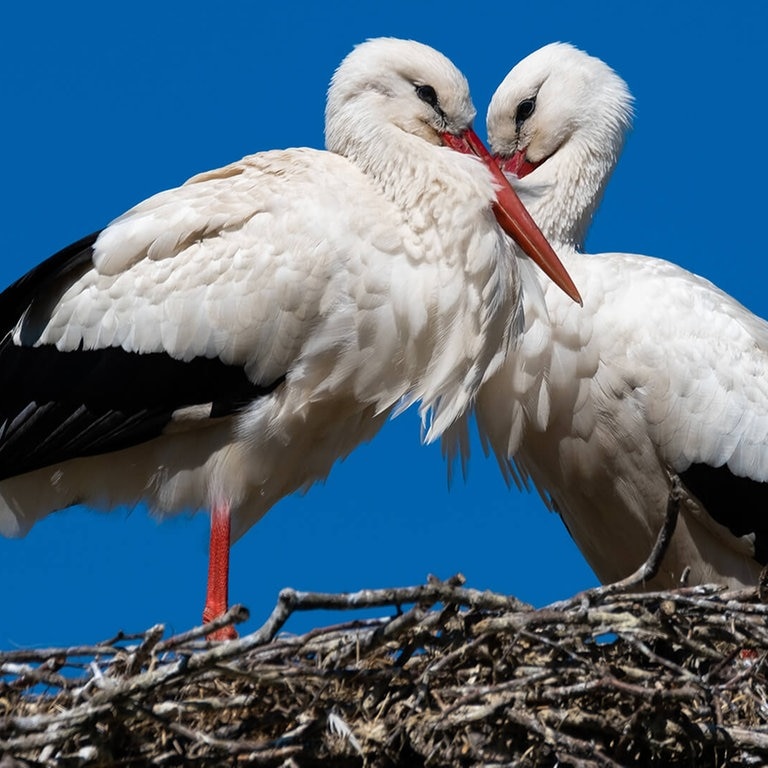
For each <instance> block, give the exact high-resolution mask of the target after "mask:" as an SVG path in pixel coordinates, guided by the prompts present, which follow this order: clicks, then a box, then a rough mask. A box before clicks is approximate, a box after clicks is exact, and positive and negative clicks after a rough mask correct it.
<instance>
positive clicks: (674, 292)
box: [600, 256, 768, 563]
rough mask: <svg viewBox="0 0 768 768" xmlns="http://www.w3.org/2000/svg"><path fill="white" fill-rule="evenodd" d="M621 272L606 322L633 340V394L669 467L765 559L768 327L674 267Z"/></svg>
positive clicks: (629, 378) (659, 264) (651, 265)
mask: <svg viewBox="0 0 768 768" xmlns="http://www.w3.org/2000/svg"><path fill="white" fill-rule="evenodd" d="M600 258H601V260H602V259H603V258H604V257H603V256H601V257H600ZM620 266H621V269H622V271H623V272H624V278H623V279H624V285H625V286H626V290H623V289H622V290H621V291H619V292H618V293H617V296H616V298H615V299H614V300H612V302H611V304H612V308H613V310H612V312H613V314H612V315H611V316H608V317H606V318H605V319H604V320H603V321H602V322H601V325H602V326H603V327H611V328H613V329H614V330H613V334H614V338H615V340H616V343H617V344H618V343H624V344H625V349H626V351H625V353H624V355H623V362H622V364H621V366H620V367H621V368H623V374H622V375H623V377H624V380H625V382H626V384H627V392H628V393H630V394H631V396H632V397H635V398H637V399H638V401H639V403H640V404H641V406H642V413H643V414H644V418H645V421H646V424H645V428H646V429H647V430H648V434H649V436H650V437H651V440H652V442H653V444H654V445H655V446H656V448H657V451H658V454H659V457H660V459H661V460H662V461H663V463H665V464H666V465H667V466H668V467H670V468H671V469H672V470H674V471H676V472H677V473H678V474H679V475H680V478H681V479H682V481H683V482H684V483H685V485H686V486H687V487H688V489H689V490H690V491H691V493H692V494H693V495H694V496H696V497H697V498H698V499H699V501H700V502H701V503H702V506H703V507H704V509H706V511H707V513H708V514H709V515H711V516H712V517H713V518H714V519H715V520H716V521H717V522H718V523H720V524H722V525H724V526H726V527H727V528H729V529H730V530H731V532H732V533H734V534H735V535H736V536H742V535H745V534H752V535H753V536H754V546H755V556H756V559H758V560H759V561H760V562H762V563H766V562H768V517H766V515H765V510H766V509H767V508H768V323H766V322H765V321H764V320H762V319H761V318H759V317H756V316H755V315H754V314H752V313H751V312H749V311H748V310H747V309H746V308H745V307H744V306H742V305H741V304H739V303H738V302H737V301H736V300H735V299H733V298H732V297H730V296H728V295H727V294H726V293H724V292H723V291H721V290H719V289H718V288H717V287H716V286H714V285H713V284H712V283H710V282H708V281H707V280H704V279H703V278H701V277H698V276H697V275H694V274H691V273H690V272H687V271H685V270H683V269H681V268H679V267H677V266H675V265H673V264H669V263H668V262H664V261H660V260H656V259H650V258H642V257H631V256H623V257H622V258H621V265H620ZM612 354H614V355H615V356H616V359H618V360H622V357H620V355H619V352H618V350H613V352H612Z"/></svg>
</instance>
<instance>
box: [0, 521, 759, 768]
mask: <svg viewBox="0 0 768 768" xmlns="http://www.w3.org/2000/svg"><path fill="white" fill-rule="evenodd" d="M662 538H663V537H662V536H660V541H661V540H662ZM662 544H663V542H662ZM662 550H663V547H662ZM656 554H657V555H658V552H657V553H656ZM652 560H653V558H652ZM652 560H651V561H649V562H651V568H652V567H653V566H654V564H653V562H652ZM657 560H658V557H657ZM646 565H647V564H646ZM644 568H645V566H644ZM647 575H648V571H647V569H646V570H643V569H641V571H640V572H638V574H634V575H633V577H630V579H628V580H625V581H624V582H621V583H619V584H616V585H609V586H607V587H599V588H596V589H593V590H588V591H586V592H583V593H581V594H579V595H576V596H575V597H573V598H572V599H570V600H566V601H562V602H560V603H557V604H553V605H550V606H547V607H545V608H541V609H534V608H532V607H531V606H529V605H526V604H524V603H521V602H520V601H518V600H516V599H515V598H513V597H509V596H505V595H498V594H494V593H491V592H481V591H478V590H474V589H469V588H467V587H466V586H465V585H464V584H463V580H462V579H461V577H454V578H453V579H450V580H448V581H447V582H441V581H437V580H435V579H431V580H428V583H426V584H424V585H420V586H415V587H409V588H397V589H385V590H366V591H362V592H358V593H354V594H342V595H325V594H317V593H298V592H295V591H293V590H284V591H283V592H282V593H281V595H280V599H279V602H278V605H277V606H276V608H275V610H274V612H273V614H272V616H271V617H270V619H269V621H268V622H267V623H266V624H265V625H264V627H262V628H261V629H260V630H258V631H257V632H254V633H253V634H250V635H247V636H245V637H242V638H240V639H238V640H234V641H229V642H223V643H208V642H206V641H205V639H204V636H205V634H206V633H208V632H210V631H212V630H213V629H215V628H217V627H218V626H222V625H223V624H225V623H228V622H233V621H235V622H236V621H238V620H240V619H242V618H244V614H245V610H244V609H242V608H234V609H232V610H231V611H230V612H229V613H228V614H227V615H226V616H224V617H222V618H221V619H220V620H217V621H216V622H214V623H213V624H211V625H207V626H206V627H205V628H199V629H196V630H193V631H191V632H187V633H184V634H182V635H177V636H175V637H170V638H167V639H163V634H164V631H163V627H162V626H157V627H153V628H151V629H149V630H147V631H146V632H145V633H143V634H141V635H137V636H132V637H126V636H119V637H115V638H112V639H111V640H109V641H108V642H104V643H100V644H98V645H96V646H86V647H77V648H60V649H47V650H34V651H32V650H30V651H12V652H0V756H2V757H0V768H12V767H13V768H17V767H18V766H85V765H88V766H139V765H147V764H152V765H158V766H221V765H238V766H240V765H259V766H295V767H297V768H298V767H300V766H320V765H334V766H340V767H341V768H345V766H350V768H351V767H352V766H372V767H373V766H375V767H378V766H380V767H381V768H385V767H386V766H395V765H399V766H402V765H407V766H422V765H423V766H445V765H452V766H475V765H483V766H503V765H505V766H577V767H579V768H586V767H589V768H592V767H593V766H594V767H597V766H600V767H602V766H626V765H642V766H665V767H668V766H724V765H729V766H756V765H766V764H767V763H768V722H767V721H768V688H767V681H766V657H767V656H768V625H767V624H766V614H768V605H766V604H765V603H764V602H763V601H762V600H761V599H760V596H759V595H758V592H757V590H742V591H739V592H726V591H724V590H723V589H722V588H720V587H716V586H699V587H690V588H681V589H678V590H672V591H668V592H655V593H648V592H643V591H639V590H637V589H634V586H636V585H637V584H638V583H640V582H642V579H643V578H645V577H646V576H647ZM372 606H378V607H380V608H382V613H384V614H386V615H384V616H383V617H382V618H379V619H367V620H358V621H355V620H352V621H350V622H348V623H345V624H342V625H335V626H330V627H323V628H318V629H316V630H313V631H311V632H309V633H307V634H305V635H302V636H290V635H286V634H284V633H283V634H280V630H281V629H282V627H283V625H284V623H285V621H286V619H287V618H288V617H289V616H290V615H291V613H292V612H294V611H297V610H311V609H320V608H322V609H339V608H346V609H350V610H354V609H360V608H363V607H366V608H370V607H372Z"/></svg>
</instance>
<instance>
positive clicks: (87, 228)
mask: <svg viewBox="0 0 768 768" xmlns="http://www.w3.org/2000/svg"><path fill="white" fill-rule="evenodd" d="M278 6H279V7H278ZM287 9H289V10H287ZM1 15H2V19H1V21H0V103H2V104H3V118H2V136H3V140H2V142H0V154H1V155H2V168H3V177H4V178H3V182H4V183H3V185H2V190H3V191H2V205H1V206H0V211H1V214H0V215H1V216H2V232H3V239H4V255H3V258H2V260H1V261H0V283H1V284H2V286H5V285H7V284H8V283H10V282H11V281H12V280H13V279H15V278H16V277H18V276H20V275H21V274H22V273H24V272H26V271H27V270H28V269H29V268H31V267H32V266H34V265H35V264H36V263H37V262H39V261H41V260H42V259H44V258H45V257H47V256H48V255H50V254H51V253H53V252H55V251H57V250H58V249H60V248H61V247H63V246H65V245H67V244H69V243H70V242H72V241H74V240H76V239H78V238H80V237H81V236H83V235H85V234H87V233H89V232H91V231H93V230H96V229H99V228H100V227H102V226H104V225H105V224H107V223H108V222H109V221H110V220H111V219H112V218H114V217H115V216H117V215H119V214H120V213H122V212H123V211H125V210H126V209H127V208H129V207H130V206H132V205H134V204H135V203H137V202H139V201H140V200H142V199H144V198H146V197H148V196H149V195H151V194H153V193H154V192H157V191H160V190H162V189H166V188H168V187H173V186H176V185H178V184H180V183H181V182H183V181H184V180H185V179H187V178H188V177H189V176H191V175H193V174H195V173H198V172H200V171H204V170H207V169H211V168H216V167H219V166H221V165H224V164H226V163H228V162H231V161H233V160H236V159H238V158H240V157H242V156H243V155H246V154H250V153H252V152H256V151H259V150H265V149H271V148H276V147H287V146H301V145H307V146H313V147H320V146H322V143H323V135H322V129H323V109H324V100H325V91H326V88H327V85H328V81H329V79H330V76H331V74H332V73H333V70H334V69H335V67H336V66H337V64H338V63H339V62H340V61H341V59H342V58H343V57H344V56H345V55H346V54H347V53H348V52H349V50H351V48H352V47H353V46H354V45H355V44H356V43H358V42H361V41H362V40H364V39H366V38H369V37H377V36H380V35H392V36H396V37H409V38H414V39H417V40H420V41H422V42H425V43H428V44H430V45H433V46H434V47H436V48H438V49H439V50H441V51H442V52H443V53H445V54H446V55H448V56H449V57H450V58H451V59H453V61H454V62H455V63H456V64H457V65H458V66H459V68H460V69H462V71H463V72H464V73H465V74H466V75H467V77H468V79H469V82H470V85H471V86H472V92H473V96H474V100H475V104H476V106H477V108H478V115H479V116H478V121H477V128H478V131H479V133H480V134H481V135H482V136H484V135H485V129H484V116H485V110H486V107H487V104H488V101H489V99H490V96H491V94H492V93H493V91H494V89H495V87H496V85H497V84H498V83H499V82H500V81H501V79H502V78H503V77H504V75H505V74H506V73H507V71H508V70H509V69H510V68H511V67H512V66H513V65H514V64H515V63H516V62H517V61H518V60H519V59H521V58H522V57H523V56H525V55H527V54H528V53H530V52H531V51H533V50H535V49H536V48H538V47H540V46H541V45H544V44H546V43H549V42H552V41H556V40H562V41H568V42H571V43H573V44H575V45H577V46H578V47H581V48H583V49H585V50H587V51H588V52H590V53H592V54H593V55H596V56H599V57H600V58H602V59H604V60H605V61H607V62H608V63H609V64H610V65H611V66H613V67H614V68H615V69H616V70H617V71H618V72H619V73H620V74H621V75H622V76H623V77H624V78H625V79H626V80H627V82H628V83H629V86H630V89H631V90H632V92H633V94H634V95H635V98H636V113H637V116H636V120H635V129H634V132H633V134H632V135H631V137H630V140H629V142H628V145H627V147H626V149H625V152H624V156H623V158H622V160H621V162H620V164H619V168H618V170H617V172H616V174H615V175H614V179H613V181H612V183H611V185H610V186H609V189H608V193H607V196H606V199H605V201H604V203H603V206H602V208H601V209H600V211H599V213H598V216H597V218H596V220H595V224H594V227H593V229H592V232H591V235H590V237H589V239H588V242H587V246H588V250H589V251H590V252H592V253H598V252H600V251H628V252H636V253H645V254H650V255H655V256H661V257H664V258H667V259H670V260H672V261H676V262H678V263H679V264H682V265H683V266H685V267H687V268H689V269H691V270H693V271H696V272H698V273H700V274H702V275H704V276H706V277H708V278H710V279H712V280H713V281H714V282H716V283H717V284H718V285H719V286H720V287H722V288H723V289H725V290H726V291H728V292H729V293H731V294H733V295H734V296H736V297H737V298H738V299H739V300H740V301H742V302H743V303H744V304H746V305H747V306H748V307H749V308H750V309H751V310H752V311H754V312H756V313H757V314H760V315H762V316H768V298H766V296H765V291H764V285H765V276H766V273H768V267H766V266H765V265H764V263H763V255H764V252H765V246H764V236H763V235H764V232H763V225H761V224H760V222H761V221H763V222H764V216H765V213H764V200H765V193H764V181H763V180H764V179H765V177H766V172H767V171H768V167H767V166H768V160H766V152H765V143H764V139H763V134H764V129H765V106H764V101H765V94H764V90H765V84H764V83H765V72H766V65H765V57H764V53H762V50H763V46H764V35H765V30H766V29H768V5H765V4H763V3H759V2H740V1H739V0H736V1H735V2H730V3H729V4H728V5H727V9H726V10H724V9H723V7H722V6H719V5H714V4H712V5H710V4H706V3H703V4H702V3H670V2H664V3H657V2H646V3H642V4H641V3H636V4H634V3H633V4H629V3H628V4H626V5H624V4H617V3H608V2H605V3H597V2H579V3H570V2H546V3H545V2H538V3H525V4H519V5H517V6H513V5H512V4H496V3H493V2H489V3H484V4H476V3H474V4H471V5H463V4H459V3H452V2H451V1H450V0H446V1H444V2H440V3H438V2H422V3H414V2H400V1H398V2H388V3H381V4H367V3H360V4H357V5H356V6H354V7H353V6H352V4H350V5H349V7H348V6H347V5H346V4H343V3H333V2H329V3H324V4H323V3H306V2H301V1H298V2H294V3H291V4H290V5H288V4H277V3H275V4H259V3H255V2H231V3H221V4H217V9H216V10H214V9H213V4H210V3H205V4H203V3H197V2H185V3H181V2H175V1H174V2H165V3H157V2H152V3H149V2H145V0H137V1H135V2H131V3H110V4H107V3H100V4H96V3H78V2H72V3H67V4H59V3H55V4H54V3H36V2H29V3H27V4H25V5H24V7H23V8H21V7H20V5H17V4H14V6H13V7H12V9H10V7H6V8H5V9H4V10H3V11H2V12H1ZM659 321H660V322H663V319H662V318H660V319H659ZM207 538H208V523H207V518H206V517H205V516H204V515H197V516H195V517H182V518H177V519H173V520H169V521H166V522H163V523H160V524H158V523H157V522H156V521H155V520H153V519H151V518H149V517H148V516H147V514H146V513H145V511H144V510H143V509H141V508H139V509H136V510H133V511H132V512H126V511H124V510H123V511H117V512H115V513H113V514H110V515H100V514H97V513H93V512H90V511H88V510H82V509H74V510H68V511H65V512H62V513H57V514H55V515H52V516H50V517H49V518H47V519H46V520H44V521H43V522H41V523H40V524H38V525H37V526H36V527H35V528H34V529H33V530H32V532H31V533H30V534H29V535H28V536H27V537H26V538H24V539H21V540H5V539H0V581H1V583H2V584H3V605H2V610H1V611H0V648H13V647H17V646H41V645H43V646H45V645H50V644H70V643H75V642H81V641H82V642H85V641H96V640H99V639H103V638H106V637H108V636H111V635H113V634H114V633H115V631H116V630H118V629H124V630H126V631H141V630H143V629H145V628H147V627H148V626H150V625H152V624H154V623H157V622H162V623H165V624H166V625H167V626H168V628H169V630H174V631H180V630H183V629H186V628H188V627H190V626H192V625H194V624H196V623H198V621H199V618H200V612H201V610H202V603H203V597H204V589H205V578H206V564H207ZM458 571H461V572H462V573H464V574H465V575H466V577H467V579H468V584H469V586H472V587H476V588H479V589H492V590H495V591H500V592H506V593H511V594H515V595H517V596H518V597H520V598H522V599H524V600H528V601H531V602H533V603H535V604H539V605H541V604H544V603H546V602H548V601H551V600H554V599H558V598H562V597H566V596H568V595H570V594H572V593H573V592H574V591H576V590H578V589H581V588H584V587H587V586H590V585H592V584H594V583H595V579H594V576H593V575H592V574H591V572H590V571H589V569H588V567H587V566H586V565H585V564H584V562H583V560H582V558H581V556H580V554H579V553H578V550H577V549H576V547H575V545H574V544H573V543H572V542H571V541H570V539H569V537H568V535H567V533H566V532H565V529H564V528H563V526H562V525H561V524H560V523H559V521H558V519H557V518H556V517H555V516H554V515H552V514H549V513H548V512H546V510H545V508H544V506H543V504H542V503H541V502H540V500H539V499H538V497H537V495H536V494H535V492H533V493H530V494H525V493H520V492H518V491H517V490H515V489H512V490H508V489H507V488H506V487H505V485H504V483H503V481H502V479H501V476H500V474H499V472H498V470H497V468H496V466H495V464H494V462H493V461H491V460H486V459H484V458H483V457H482V455H481V454H480V452H479V448H477V447H476V448H475V453H474V457H473V460H472V462H471V466H470V473H469V478H468V481H467V482H466V483H464V482H462V481H458V482H455V483H454V484H453V486H452V487H451V488H450V489H449V488H448V484H447V481H446V472H445V467H444V465H443V461H442V459H441V456H440V451H439V448H438V447H437V446H428V447H423V446H420V445H419V425H418V421H417V418H416V415H415V413H412V412H408V413H406V414H404V415H403V416H401V417H400V418H398V419H397V420H395V421H393V422H391V423H390V424H388V425H387V427H386V428H385V429H384V431H383V432H382V433H380V434H379V435H378V437H377V438H376V439H375V440H374V441H373V442H372V443H371V444H369V445H366V446H362V447H361V448H360V449H358V450H357V451H356V452H355V453H354V454H353V455H352V456H351V457H350V458H348V459H347V460H346V461H345V462H343V463H342V464H340V465H338V466H337V467H336V468H335V469H334V471H333V472H332V473H331V475H330V477H329V478H328V480H327V481H326V483H325V484H323V485H319V486H316V487H314V488H313V489H312V490H311V491H310V492H309V493H307V494H306V495H304V496H295V497H291V498H288V499H285V500H284V501H283V502H281V503H280V504H279V505H277V506H276V507H275V508H273V510H272V511H271V512H270V513H269V514H268V515H267V517H266V518H265V519H264V520H262V521H261V522H260V523H259V524H258V525H256V526H255V527H254V528H252V529H251V530H250V531H249V532H248V533H247V534H246V536H245V537H244V538H243V539H241V540H240V541H239V542H238V543H237V544H236V545H235V547H234V549H233V554H232V579H231V598H232V600H233V601H236V602H242V603H245V604H246V605H247V606H248V607H249V608H250V609H251V613H252V618H251V620H250V621H249V622H248V624H246V625H245V626H244V627H243V630H244V631H249V630H252V629H255V628H256V627H258V626H259V625H260V624H261V622H262V621H263V620H264V619H265V618H266V616H267V614H268V613H269V611H270V610H271V607H272V605H273V604H274V602H275V599H276V596H277V593H278V591H279V590H280V588H282V587H284V586H292V587H295V588H298V589H312V590H323V591H326V590H328V591H331V590H333V591H337V590H354V589H359V588H362V587H383V586H394V585H408V584H415V583H420V582H423V581H424V579H425V578H426V576H427V574H429V573H432V574H435V575H437V576H440V577H443V578H445V577H448V576H450V575H451V574H453V573H456V572H458ZM325 620H327V617H320V616H317V615H309V616H307V615H304V616H300V617H298V618H297V619H296V620H295V621H293V622H292V623H291V624H290V625H289V629H292V630H294V631H302V630H305V629H308V628H309V627H311V626H313V625H316V624H317V623H318V622H321V621H325Z"/></svg>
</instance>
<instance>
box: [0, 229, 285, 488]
mask: <svg viewBox="0 0 768 768" xmlns="http://www.w3.org/2000/svg"><path fill="white" fill-rule="evenodd" d="M97 236H98V233H94V234H92V235H89V236H88V237H86V238H83V239H82V240H80V241H78V242H77V243H74V244H73V245H71V246H69V247H68V248H65V249H64V250H62V251H59V252H58V253H57V254H55V255H54V256H52V257H51V258H49V259H47V260H46V261H44V262H43V263H42V264H40V265H38V266H37V267H35V268H34V269H33V270H31V271H30V272H28V273H27V274H26V275H24V276H23V277H22V278H20V279H19V280H17V281H16V282H15V283H14V284H13V285H11V286H10V287H9V288H7V289H6V290H5V291H4V292H3V293H2V294H0V339H2V340H0V479H5V478H8V477H13V476H15V475H19V474H22V473H24V472H30V471H32V470H35V469H41V468H43V467H46V466H50V465H52V464H57V463H59V462H62V461H66V460H68V459H72V458H77V457H81V456H92V455H95V454H100V453H107V452H110V451H115V450H119V449H122V448H127V447H129V446H133V445H137V444H139V443H142V442H145V441H147V440H151V439H152V438H154V437H157V436H158V435H160V434H161V433H162V432H163V429H164V428H165V427H166V426H167V425H168V423H169V422H170V421H171V420H172V416H173V413H174V411H176V410H178V409H180V408H185V407H189V406H195V405H207V404H210V406H211V411H210V414H211V417H214V418H215V417H220V416H225V415H227V414H230V413H233V412H234V411H236V410H238V409H239V408H241V407H243V406H244V405H245V404H247V403H249V402H252V401H253V400H255V399H256V398H259V397H262V396H264V395H266V394H268V393H270V392H272V391H273V390H274V389H275V388H276V387H278V386H279V385H280V384H281V383H282V382H283V381H284V380H285V376H281V377H279V378H278V379H276V380H275V381H271V382H267V383H264V384H261V383H254V382H252V381H251V380H250V379H249V378H248V377H247V375H246V373H245V371H244V369H243V368H242V367H241V366H238V365H227V364H225V363H223V362H222V361H221V360H219V359H218V358H203V357H197V358H193V359H192V360H189V361H183V360H179V359H176V358H173V357H171V356H170V355H168V354H166V353H163V352H152V353H146V354H141V353H137V352H126V351H125V350H124V349H122V348H120V347H108V348H105V349H98V350H82V349H80V350H74V351H66V352H62V351H59V350H58V349H56V347H54V346H52V345H41V346H37V347H34V346H31V344H33V343H34V341H35V340H36V336H37V330H36V329H38V328H40V327H42V326H44V320H45V318H46V317H47V316H48V315H49V313H50V311H51V309H52V308H53V306H55V304H56V302H57V301H58V300H59V298H60V297H61V296H62V295H63V293H64V292H65V291H66V290H67V288H68V287H69V286H70V285H71V284H72V283H73V282H74V281H75V280H77V279H78V278H79V277H80V276H81V275H82V274H83V272H85V271H86V270H87V269H89V268H91V266H92V254H93V243H94V242H95V240H96V238H97ZM22 317H23V318H24V323H23V325H22V333H21V346H19V345H17V344H14V343H13V340H12V331H13V329H14V328H15V327H16V326H17V325H18V323H19V320H20V319H21V318H22ZM38 320H39V321H40V322H38ZM25 327H27V328H29V329H30V333H28V334H25V333H24V332H23V329H24V328H25ZM193 439H194V438H193Z"/></svg>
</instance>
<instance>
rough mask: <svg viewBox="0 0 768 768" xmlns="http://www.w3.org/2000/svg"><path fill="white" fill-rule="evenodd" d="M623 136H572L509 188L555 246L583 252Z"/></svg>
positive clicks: (614, 165)
mask: <svg viewBox="0 0 768 768" xmlns="http://www.w3.org/2000/svg"><path fill="white" fill-rule="evenodd" d="M622 145H623V138H619V137H610V138H608V137H605V136H602V137H598V138H597V140H596V138H595V137H591V138H590V139H588V140H579V138H578V137H577V136H574V137H572V138H571V139H570V140H569V141H567V142H566V143H565V144H563V145H562V146H561V147H560V149H559V150H558V151H557V152H555V154H554V155H552V157H550V158H549V159H548V160H547V161H545V162H544V163H543V164H542V165H541V166H539V167H538V168H537V169H536V170H535V171H534V172H533V173H531V174H530V175H528V176H526V177H525V178H523V179H521V180H520V181H517V182H515V188H516V189H517V190H518V192H519V193H520V196H521V198H522V200H523V202H524V203H525V206H526V207H527V208H528V210H529V211H530V213H531V215H532V216H533V218H534V220H535V221H536V223H537V224H538V225H539V227H540V228H541V230H542V232H543V233H544V235H545V236H546V237H547V239H548V240H549V241H550V243H552V244H553V245H554V246H555V247H557V246H558V245H568V246H572V247H573V248H576V249H577V250H583V247H584V240H585V239H586V236H587V231H588V229H589V225H590V224H591V222H592V217H593V215H594V213H595V210H596V209H597V206H598V205H599V204H600V201H601V200H602V197H603V193H604V191H605V187H606V185H607V183H608V180H609V178H610V176H611V173H612V172H613V169H614V168H615V167H616V162H617V160H618V157H619V154H620V152H621V148H622Z"/></svg>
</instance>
